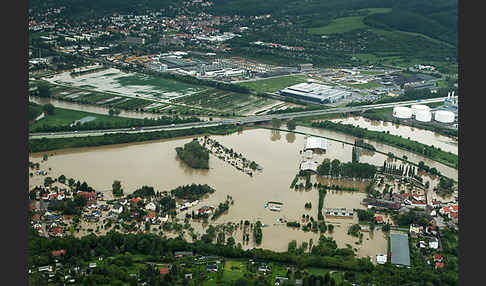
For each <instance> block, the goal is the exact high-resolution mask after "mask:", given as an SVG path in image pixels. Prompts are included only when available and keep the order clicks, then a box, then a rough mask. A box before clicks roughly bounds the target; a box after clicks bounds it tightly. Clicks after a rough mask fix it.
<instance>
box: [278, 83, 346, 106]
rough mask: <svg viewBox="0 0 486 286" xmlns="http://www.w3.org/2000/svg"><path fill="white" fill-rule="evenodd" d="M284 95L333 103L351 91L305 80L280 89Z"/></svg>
mask: <svg viewBox="0 0 486 286" xmlns="http://www.w3.org/2000/svg"><path fill="white" fill-rule="evenodd" d="M280 94H281V95H283V96H291V97H296V98H301V99H304V100H309V101H315V102H319V103H332V102H336V101H337V100H340V99H343V98H346V97H349V96H351V92H349V91H345V90H341V89H338V88H335V87H332V86H327V85H323V84H318V83H313V82H304V83H299V84H296V85H292V86H289V87H287V88H284V89H282V90H281V91H280Z"/></svg>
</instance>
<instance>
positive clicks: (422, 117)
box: [415, 110, 432, 122]
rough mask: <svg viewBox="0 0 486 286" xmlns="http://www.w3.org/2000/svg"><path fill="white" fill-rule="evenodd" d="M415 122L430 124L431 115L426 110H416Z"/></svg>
mask: <svg viewBox="0 0 486 286" xmlns="http://www.w3.org/2000/svg"><path fill="white" fill-rule="evenodd" d="M415 120H417V121H421V122H430V121H431V120H432V113H431V112H430V111H428V110H417V111H416V113H415Z"/></svg>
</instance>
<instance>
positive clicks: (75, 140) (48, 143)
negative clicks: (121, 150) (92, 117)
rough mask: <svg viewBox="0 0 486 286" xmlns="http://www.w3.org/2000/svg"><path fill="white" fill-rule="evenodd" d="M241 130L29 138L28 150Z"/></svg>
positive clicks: (213, 127) (220, 128)
mask: <svg viewBox="0 0 486 286" xmlns="http://www.w3.org/2000/svg"><path fill="white" fill-rule="evenodd" d="M239 130H241V127H238V126H234V125H230V126H211V127H201V128H190V129H178V130H167V131H154V132H138V133H115V134H104V135H100V136H85V137H66V138H41V139H29V141H28V150H29V152H30V153H36V152H45V151H52V150H58V149H66V148H77V147H93V146H102V145H112V144H122V143H129V142H143V141H151V140H158V139H168V138H175V137H182V136H190V135H206V134H212V135H228V134H231V133H234V132H237V131H239Z"/></svg>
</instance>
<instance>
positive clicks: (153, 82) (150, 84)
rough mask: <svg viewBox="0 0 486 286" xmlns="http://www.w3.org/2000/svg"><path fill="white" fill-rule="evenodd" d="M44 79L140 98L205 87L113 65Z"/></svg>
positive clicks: (174, 94) (163, 96)
mask: <svg viewBox="0 0 486 286" xmlns="http://www.w3.org/2000/svg"><path fill="white" fill-rule="evenodd" d="M46 80H48V81H50V82H52V83H58V84H65V85H71V86H75V87H80V88H85V89H90V90H93V91H97V92H106V93H111V94H120V95H124V96H132V97H139V98H154V97H156V98H158V99H163V100H168V99H171V98H176V97H180V96H185V95H190V94H193V93H196V92H198V91H201V90H203V89H204V87H199V86H196V85H192V84H188V83H184V82H179V81H175V80H170V79H164V78H159V77H155V76H149V75H143V74H138V73H125V72H122V71H120V70H118V69H115V68H110V69H108V70H103V71H99V72H94V73H89V74H84V75H80V76H76V77H72V76H71V74H70V73H69V72H64V73H61V74H58V75H55V76H54V77H52V78H49V79H46Z"/></svg>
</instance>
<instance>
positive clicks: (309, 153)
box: [300, 137, 327, 172]
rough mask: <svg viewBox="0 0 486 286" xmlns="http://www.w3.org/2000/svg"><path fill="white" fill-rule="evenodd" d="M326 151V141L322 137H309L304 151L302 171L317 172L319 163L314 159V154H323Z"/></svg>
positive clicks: (301, 164) (301, 163)
mask: <svg viewBox="0 0 486 286" xmlns="http://www.w3.org/2000/svg"><path fill="white" fill-rule="evenodd" d="M326 150H327V141H326V139H324V138H320V137H308V138H307V140H306V144H305V147H304V150H303V151H304V152H303V158H302V161H301V162H300V170H302V171H313V172H317V167H319V163H318V162H317V161H316V160H315V159H313V157H314V156H313V155H314V152H322V151H326Z"/></svg>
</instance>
